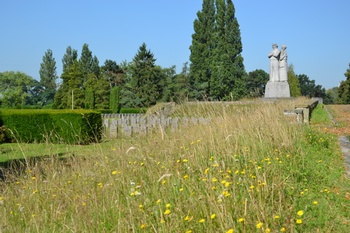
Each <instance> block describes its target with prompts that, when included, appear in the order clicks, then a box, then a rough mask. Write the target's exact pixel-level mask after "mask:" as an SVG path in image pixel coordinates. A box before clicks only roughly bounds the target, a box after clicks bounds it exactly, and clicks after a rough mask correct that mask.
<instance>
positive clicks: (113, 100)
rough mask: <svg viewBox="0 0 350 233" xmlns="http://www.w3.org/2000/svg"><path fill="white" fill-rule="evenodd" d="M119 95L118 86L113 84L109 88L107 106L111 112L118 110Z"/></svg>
mask: <svg viewBox="0 0 350 233" xmlns="http://www.w3.org/2000/svg"><path fill="white" fill-rule="evenodd" d="M119 102H120V96H119V87H118V86H115V87H113V88H112V90H111V96H110V100H109V108H110V109H111V110H112V113H118V112H119V110H120V103H119Z"/></svg>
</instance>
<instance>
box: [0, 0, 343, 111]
mask: <svg viewBox="0 0 350 233" xmlns="http://www.w3.org/2000/svg"><path fill="white" fill-rule="evenodd" d="M193 26H194V33H193V35H192V44H191V46H190V51H191V53H190V57H189V60H190V63H187V62H186V63H184V65H183V67H182V69H181V71H180V73H177V72H176V67H175V66H172V67H169V68H163V67H161V66H159V65H157V64H156V58H155V56H154V54H153V53H152V52H151V50H149V49H148V48H147V45H146V44H145V43H143V44H142V45H141V46H140V47H139V49H138V51H137V53H136V55H135V56H134V58H133V59H132V61H131V62H126V61H123V62H121V63H120V64H118V63H117V62H116V61H113V60H108V59H107V60H106V61H104V63H103V65H100V64H99V60H98V58H97V57H96V56H94V55H93V53H92V51H91V50H90V48H89V45H88V44H84V45H83V46H82V50H81V54H80V56H78V51H77V50H76V49H73V48H71V47H70V46H68V47H67V49H66V52H65V54H64V56H63V58H62V65H63V66H62V67H63V70H62V74H61V76H60V77H58V75H57V71H56V69H57V68H56V61H55V58H54V57H53V53H52V50H50V49H48V50H47V51H46V52H45V54H44V56H43V59H42V63H41V65H40V70H39V74H40V81H37V80H35V79H33V78H31V77H30V76H28V75H26V74H24V73H21V72H3V73H0V104H1V107H8V108H13V107H16V108H21V107H35V108H56V109H68V108H74V109H76V108H85V109H111V110H112V111H113V112H118V111H119V109H120V108H121V107H124V108H147V107H149V106H152V105H154V104H156V103H157V102H168V101H175V102H182V101H188V100H197V101H201V100H206V101H217V100H218V101H225V100H238V99H242V98H256V97H263V95H264V90H265V84H266V83H267V81H268V80H269V75H268V74H267V73H266V72H265V71H264V70H262V69H256V70H254V71H251V72H249V73H247V72H246V71H245V68H244V63H243V57H242V55H241V52H242V48H243V45H242V42H241V36H240V28H239V23H238V20H237V18H236V17H235V8H234V4H233V2H232V0H203V5H202V10H201V11H199V12H198V13H197V18H196V19H195V21H194V23H193ZM346 75H347V76H346V77H347V79H349V70H348V71H347V74H346ZM59 78H60V79H59ZM58 80H61V82H60V83H59V84H58V82H57V81H58ZM288 82H289V84H290V89H291V96H293V97H297V96H308V97H322V98H324V100H325V102H326V103H334V102H341V103H349V102H350V97H347V96H350V94H348V93H349V92H350V91H349V89H350V84H349V83H350V81H349V80H347V81H344V84H341V86H340V87H339V96H338V92H337V90H333V92H332V91H327V92H326V90H325V89H324V88H323V87H322V86H321V85H316V83H315V81H314V80H311V79H310V78H309V77H308V76H307V75H305V74H301V75H297V74H295V73H294V67H293V65H291V66H290V67H289V71H288ZM335 92H336V93H335ZM347 98H348V99H347ZM347 101H348V102H347Z"/></svg>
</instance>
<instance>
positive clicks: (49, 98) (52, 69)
mask: <svg viewBox="0 0 350 233" xmlns="http://www.w3.org/2000/svg"><path fill="white" fill-rule="evenodd" d="M39 74H40V84H41V86H42V87H43V93H41V101H42V103H43V104H49V103H53V99H54V96H55V93H56V87H57V84H56V80H57V72H56V61H55V58H54V57H53V55H52V50H51V49H48V50H47V51H46V53H45V55H44V56H43V62H42V63H41V64H40V70H39Z"/></svg>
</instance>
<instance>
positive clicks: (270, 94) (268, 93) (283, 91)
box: [265, 81, 290, 98]
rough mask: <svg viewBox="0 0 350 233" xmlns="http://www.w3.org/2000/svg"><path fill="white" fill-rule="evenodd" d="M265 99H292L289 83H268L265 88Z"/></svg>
mask: <svg viewBox="0 0 350 233" xmlns="http://www.w3.org/2000/svg"><path fill="white" fill-rule="evenodd" d="M265 98H290V89H289V84H288V82H271V81H268V83H267V84H266V87H265Z"/></svg>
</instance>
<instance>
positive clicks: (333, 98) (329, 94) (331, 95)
mask: <svg viewBox="0 0 350 233" xmlns="http://www.w3.org/2000/svg"><path fill="white" fill-rule="evenodd" d="M337 98H338V87H333V88H331V89H328V90H327V91H326V96H325V98H324V99H323V103H324V104H335V103H337Z"/></svg>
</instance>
